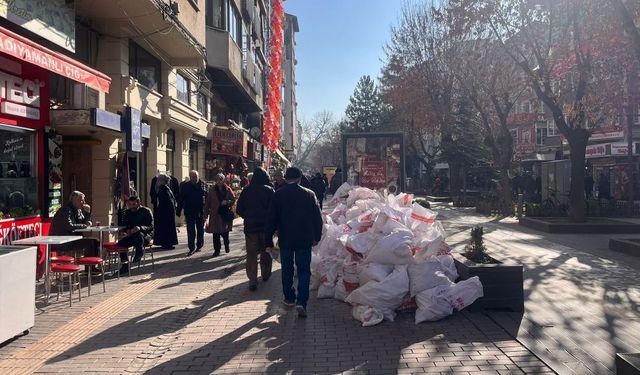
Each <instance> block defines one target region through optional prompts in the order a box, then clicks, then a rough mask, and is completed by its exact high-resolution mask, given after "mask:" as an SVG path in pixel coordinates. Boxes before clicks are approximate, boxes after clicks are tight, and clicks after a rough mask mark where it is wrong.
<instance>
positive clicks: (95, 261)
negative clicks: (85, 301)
mask: <svg viewBox="0 0 640 375" xmlns="http://www.w3.org/2000/svg"><path fill="white" fill-rule="evenodd" d="M76 264H77V265H79V266H88V267H87V268H88V269H89V271H88V272H87V288H88V292H89V295H91V283H92V280H93V279H92V278H91V269H92V268H93V266H99V268H100V272H101V273H102V292H103V293H106V292H107V287H106V286H105V284H104V260H102V258H98V257H83V258H78V259H77V260H76Z"/></svg>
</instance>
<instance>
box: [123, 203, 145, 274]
mask: <svg viewBox="0 0 640 375" xmlns="http://www.w3.org/2000/svg"><path fill="white" fill-rule="evenodd" d="M121 225H122V226H124V227H125V228H126V229H125V230H124V232H121V234H123V235H124V237H122V238H121V239H120V240H119V241H118V246H122V247H130V246H134V247H135V248H136V254H135V255H134V257H133V260H132V263H136V262H139V261H140V258H142V254H143V246H144V245H148V244H149V243H151V236H152V234H153V214H151V210H150V209H148V208H147V207H144V206H142V205H140V198H139V197H137V196H131V197H129V199H128V200H127V210H126V211H125V212H124V214H123V215H122V223H121ZM120 259H121V260H122V263H123V264H122V268H121V269H120V273H126V272H127V271H129V264H128V261H129V259H128V257H127V254H126V253H120Z"/></svg>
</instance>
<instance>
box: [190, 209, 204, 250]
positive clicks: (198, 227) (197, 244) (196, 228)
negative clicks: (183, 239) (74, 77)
mask: <svg viewBox="0 0 640 375" xmlns="http://www.w3.org/2000/svg"><path fill="white" fill-rule="evenodd" d="M185 216H186V215H185ZM186 219H187V242H188V244H189V250H195V249H199V248H201V247H202V246H204V219H202V218H201V217H193V216H186ZM196 236H197V240H196Z"/></svg>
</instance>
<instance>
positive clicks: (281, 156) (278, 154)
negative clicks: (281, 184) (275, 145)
mask: <svg viewBox="0 0 640 375" xmlns="http://www.w3.org/2000/svg"><path fill="white" fill-rule="evenodd" d="M276 155H277V156H278V158H279V159H281V160H282V161H283V162H285V164H287V165H291V162H290V161H289V159H287V157H286V156H285V155H284V154H283V153H282V151H280V149H277V150H276Z"/></svg>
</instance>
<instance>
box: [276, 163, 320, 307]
mask: <svg viewBox="0 0 640 375" xmlns="http://www.w3.org/2000/svg"><path fill="white" fill-rule="evenodd" d="M284 178H285V180H286V183H287V185H286V186H284V187H283V188H281V189H280V190H278V191H276V193H275V194H274V197H273V201H272V202H271V205H270V207H269V216H268V217H269V220H268V221H267V228H266V231H265V244H266V246H267V247H268V248H272V247H273V235H274V233H275V232H276V231H278V239H279V242H280V259H281V263H282V290H283V293H284V304H285V305H287V306H293V305H294V304H295V305H296V309H297V310H298V316H300V317H306V316H307V301H308V300H309V282H310V280H311V247H312V246H315V245H317V244H318V242H320V238H321V236H322V214H321V213H320V207H319V206H318V200H317V199H316V196H315V194H314V193H313V191H311V190H309V189H306V188H303V187H302V186H300V185H299V184H300V180H301V179H302V172H301V171H300V170H299V169H298V168H289V169H287V171H286V173H285V175H284ZM294 262H295V265H296V268H297V270H298V289H297V293H298V295H297V300H296V291H295V290H294V289H293V264H294Z"/></svg>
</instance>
